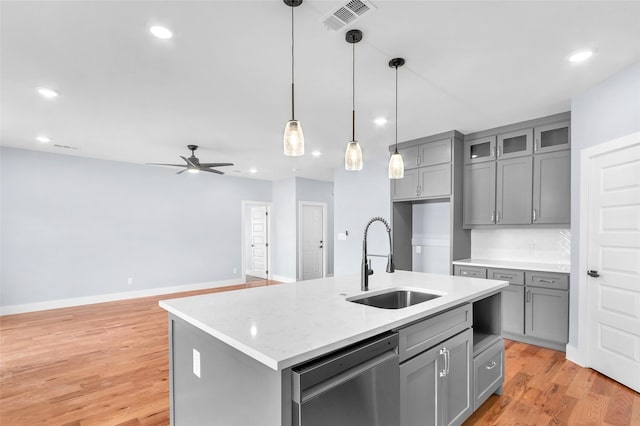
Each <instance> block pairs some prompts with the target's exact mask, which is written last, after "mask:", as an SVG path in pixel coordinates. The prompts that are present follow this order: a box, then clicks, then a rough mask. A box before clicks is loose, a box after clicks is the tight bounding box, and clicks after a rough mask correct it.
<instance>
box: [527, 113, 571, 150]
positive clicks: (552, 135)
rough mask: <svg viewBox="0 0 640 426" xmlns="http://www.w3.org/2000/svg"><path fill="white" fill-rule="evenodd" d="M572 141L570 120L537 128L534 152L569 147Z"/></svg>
mask: <svg viewBox="0 0 640 426" xmlns="http://www.w3.org/2000/svg"><path fill="white" fill-rule="evenodd" d="M570 143H571V122H570V121H561V122H558V123H552V124H547V125H544V126H538V127H536V128H535V142H534V154H542V153H545V152H552V151H562V150H565V149H569V148H570Z"/></svg>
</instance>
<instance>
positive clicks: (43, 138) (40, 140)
mask: <svg viewBox="0 0 640 426" xmlns="http://www.w3.org/2000/svg"><path fill="white" fill-rule="evenodd" d="M36 140H37V141H38V142H41V143H49V142H51V139H49V138H48V137H46V136H38V137H37V138H36Z"/></svg>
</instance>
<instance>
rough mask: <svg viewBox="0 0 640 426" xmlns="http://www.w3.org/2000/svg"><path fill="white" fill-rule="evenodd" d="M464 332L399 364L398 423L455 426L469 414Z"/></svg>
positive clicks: (468, 336)
mask: <svg viewBox="0 0 640 426" xmlns="http://www.w3.org/2000/svg"><path fill="white" fill-rule="evenodd" d="M472 340H473V333H472V331H471V329H467V330H465V331H463V332H461V333H460V334H457V335H456V336H454V337H451V338H450V339H448V340H446V341H444V342H442V343H441V344H439V345H437V346H434V347H433V348H431V349H429V350H427V351H425V352H423V353H421V354H420V355H418V356H416V357H414V358H412V359H410V360H409V361H406V362H405V363H403V364H401V365H400V401H401V402H400V404H401V405H400V424H401V425H402V426H418V425H419V426H428V425H459V424H462V422H463V421H464V420H465V419H466V418H467V417H469V415H470V414H471V413H472V412H473V400H472V380H473V379H472V346H473V342H472Z"/></svg>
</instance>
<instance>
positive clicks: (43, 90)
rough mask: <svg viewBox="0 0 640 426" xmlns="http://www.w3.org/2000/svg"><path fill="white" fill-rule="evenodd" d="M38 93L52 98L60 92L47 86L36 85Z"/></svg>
mask: <svg viewBox="0 0 640 426" xmlns="http://www.w3.org/2000/svg"><path fill="white" fill-rule="evenodd" d="M38 93H40V96H42V97H43V98H47V99H54V98H57V97H58V96H60V93H59V92H58V91H56V90H53V89H49V88H48V87H38Z"/></svg>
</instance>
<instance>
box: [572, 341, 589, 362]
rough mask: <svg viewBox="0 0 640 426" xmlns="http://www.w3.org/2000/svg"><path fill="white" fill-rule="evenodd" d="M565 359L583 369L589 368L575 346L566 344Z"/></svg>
mask: <svg viewBox="0 0 640 426" xmlns="http://www.w3.org/2000/svg"><path fill="white" fill-rule="evenodd" d="M566 358H567V359H568V360H569V361H571V362H573V363H575V364H578V365H579V366H580V367H583V368H588V367H589V366H588V365H587V362H586V360H585V359H584V357H583V356H582V353H581V352H580V351H579V350H578V348H577V347H576V346H573V345H570V344H568V343H567V348H566Z"/></svg>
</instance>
